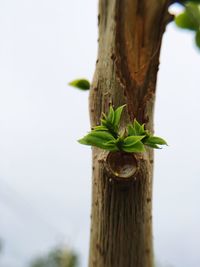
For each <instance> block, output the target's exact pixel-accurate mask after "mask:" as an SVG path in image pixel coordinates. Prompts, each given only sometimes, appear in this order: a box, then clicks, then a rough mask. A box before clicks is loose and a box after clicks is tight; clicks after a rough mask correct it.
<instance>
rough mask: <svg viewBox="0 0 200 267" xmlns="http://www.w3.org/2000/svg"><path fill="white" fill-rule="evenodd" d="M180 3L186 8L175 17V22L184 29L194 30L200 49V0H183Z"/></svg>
mask: <svg viewBox="0 0 200 267" xmlns="http://www.w3.org/2000/svg"><path fill="white" fill-rule="evenodd" d="M179 3H181V4H182V5H183V6H184V10H183V12H182V13H181V14H178V15H177V16H176V17H175V23H176V25H177V26H178V27H180V28H182V29H186V30H190V31H193V32H194V34H195V43H196V45H197V47H198V48H199V49H200V0H190V1H182V2H179Z"/></svg>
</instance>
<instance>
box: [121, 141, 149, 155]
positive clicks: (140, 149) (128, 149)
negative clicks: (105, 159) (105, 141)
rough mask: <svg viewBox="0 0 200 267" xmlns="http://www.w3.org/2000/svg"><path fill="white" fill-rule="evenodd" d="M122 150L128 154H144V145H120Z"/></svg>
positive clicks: (139, 143)
mask: <svg viewBox="0 0 200 267" xmlns="http://www.w3.org/2000/svg"><path fill="white" fill-rule="evenodd" d="M122 150H123V151H125V152H128V153H137V152H145V148H144V145H143V143H142V142H141V141H139V142H137V143H134V144H132V145H129V146H126V145H125V144H123V145H122Z"/></svg>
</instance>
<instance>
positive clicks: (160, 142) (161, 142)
mask: <svg viewBox="0 0 200 267" xmlns="http://www.w3.org/2000/svg"><path fill="white" fill-rule="evenodd" d="M146 143H152V144H155V145H167V142H166V141H165V140H164V139H163V138H160V137H158V136H150V137H148V139H147V140H146V141H145V144H146Z"/></svg>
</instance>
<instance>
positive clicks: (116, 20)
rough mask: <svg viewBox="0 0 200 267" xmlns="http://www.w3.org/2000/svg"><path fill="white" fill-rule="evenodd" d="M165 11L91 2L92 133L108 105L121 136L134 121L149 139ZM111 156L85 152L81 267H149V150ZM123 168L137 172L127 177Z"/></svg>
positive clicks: (142, 3) (147, 5) (130, 0)
mask: <svg viewBox="0 0 200 267" xmlns="http://www.w3.org/2000/svg"><path fill="white" fill-rule="evenodd" d="M168 5H169V1H167V0H100V1H99V15H98V22H99V51H98V59H97V63H96V71H95V75H94V79H93V83H92V88H91V90H90V118H91V125H92V126H94V125H98V124H99V123H100V117H101V113H102V112H107V111H108V109H109V105H110V104H113V105H114V107H115V108H116V107H118V106H120V105H123V104H127V109H126V111H125V112H124V114H123V116H122V124H121V127H122V129H123V128H124V127H125V126H126V124H127V123H128V122H130V121H133V120H134V118H136V119H137V120H138V121H139V122H140V123H145V125H146V128H147V129H149V130H150V131H153V109H154V100H155V87H156V77H157V71H158V65H159V54H160V46H161V40H162V35H163V32H164V30H165V27H166V24H167V22H168V21H169V15H168V12H167V11H168ZM111 154H112V153H108V152H106V151H104V150H101V149H98V148H93V195H92V215H91V237H90V257H89V266H90V267H152V266H153V247H152V169H153V152H152V149H147V151H146V152H144V153H138V154H130V155H129V156H127V155H126V154H125V153H124V154H123V153H118V154H117V155H116V157H112V155H111ZM110 155H111V157H110ZM130 157H132V159H134V160H133V161H131V160H130ZM111 158H112V162H110V160H111ZM131 165H136V167H137V168H136V169H137V173H135V174H134V175H133V173H132V171H130V170H131V168H132V169H133V168H134V167H135V166H131ZM127 166H128V167H127ZM109 170H110V171H109ZM115 170H117V171H118V173H116V172H115ZM119 174H120V175H119ZM119 176H121V177H119Z"/></svg>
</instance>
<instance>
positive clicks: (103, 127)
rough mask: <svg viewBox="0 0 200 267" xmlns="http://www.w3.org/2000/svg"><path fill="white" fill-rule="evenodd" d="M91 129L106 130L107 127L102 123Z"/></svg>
mask: <svg viewBox="0 0 200 267" xmlns="http://www.w3.org/2000/svg"><path fill="white" fill-rule="evenodd" d="M93 131H108V128H107V127H105V126H102V125H98V126H95V127H93Z"/></svg>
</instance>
